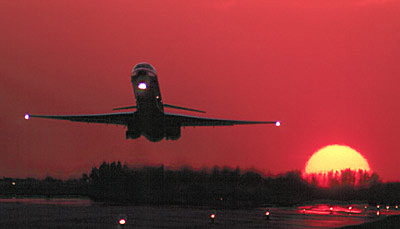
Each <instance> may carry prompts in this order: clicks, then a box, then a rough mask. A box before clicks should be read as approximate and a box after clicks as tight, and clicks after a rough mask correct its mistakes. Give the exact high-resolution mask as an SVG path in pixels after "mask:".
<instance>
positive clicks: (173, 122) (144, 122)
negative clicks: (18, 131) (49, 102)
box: [24, 62, 281, 142]
mask: <svg viewBox="0 0 400 229" xmlns="http://www.w3.org/2000/svg"><path fill="white" fill-rule="evenodd" d="M131 82H132V86H133V92H134V95H135V100H136V105H135V106H127V107H119V108H114V109H113V110H125V109H136V111H131V112H120V113H104V114H88V115H36V114H28V113H27V114H25V116H24V117H25V119H27V120H28V119H30V118H47V119H60V120H69V121H73V122H87V123H104V124H116V125H123V126H126V127H127V131H126V139H137V138H139V137H141V136H142V135H143V136H144V137H146V138H147V139H148V140H149V141H152V142H157V141H161V140H162V139H164V138H165V139H166V140H178V139H179V138H180V137H181V127H185V126H232V125H244V124H275V125H276V126H280V124H281V123H280V122H279V121H240V120H225V119H214V118H203V117H197V116H189V115H183V114H172V113H166V112H164V107H168V108H173V109H180V110H186V111H192V112H200V113H205V112H204V111H201V110H197V109H191V108H185V107H180V106H175V105H170V104H165V103H163V102H162V99H161V93H160V87H159V84H158V79H157V72H156V70H155V68H154V67H153V66H152V65H151V64H148V63H145V62H142V63H138V64H136V65H135V66H134V67H133V70H132V74H131Z"/></svg>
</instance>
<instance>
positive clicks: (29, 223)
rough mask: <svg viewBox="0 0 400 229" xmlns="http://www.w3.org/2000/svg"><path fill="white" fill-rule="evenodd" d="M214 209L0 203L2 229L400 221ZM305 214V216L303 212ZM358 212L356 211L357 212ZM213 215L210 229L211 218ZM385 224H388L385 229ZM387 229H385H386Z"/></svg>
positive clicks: (316, 211)
mask: <svg viewBox="0 0 400 229" xmlns="http://www.w3.org/2000/svg"><path fill="white" fill-rule="evenodd" d="M324 206H326V205H315V206H302V207H292V208H284V207H270V208H268V209H269V211H270V216H269V219H267V218H266V216H265V212H266V209H265V208H249V209H217V210H212V209H209V208H206V207H181V206H179V207H178V206H162V207H158V206H110V205H104V204H98V203H93V202H91V201H90V200H79V199H49V200H47V199H2V200H0V227H1V228H48V227H51V228H120V225H119V224H118V220H119V219H120V218H121V217H124V218H125V219H126V225H125V226H123V227H125V228H188V227H190V228H326V227H330V228H333V227H343V226H348V225H357V224H362V223H368V222H373V221H376V220H378V219H386V218H387V220H384V221H380V222H376V223H377V224H374V223H373V224H371V225H388V226H389V227H390V226H392V225H397V223H398V222H399V218H398V217H396V218H391V217H387V216H388V215H393V214H398V213H399V212H398V211H394V210H393V211H391V212H387V213H385V212H382V213H383V214H381V216H379V217H378V216H376V214H374V211H375V210H374V208H373V207H372V206H370V207H369V208H368V209H367V210H364V209H362V208H363V207H362V206H357V205H354V209H353V210H352V213H349V212H346V210H345V208H343V206H335V207H334V208H335V210H334V211H333V213H329V212H327V211H326V210H324V209H326V207H324ZM304 209H307V210H304ZM357 209H359V211H358V212H357ZM211 213H215V214H216V218H215V221H214V223H213V224H212V223H211V219H210V214H211ZM385 221H387V222H386V224H384V223H385ZM385 228H386V227H385Z"/></svg>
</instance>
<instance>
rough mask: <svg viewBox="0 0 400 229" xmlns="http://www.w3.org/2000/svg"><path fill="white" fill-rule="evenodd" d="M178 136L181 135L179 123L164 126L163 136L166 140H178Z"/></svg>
mask: <svg viewBox="0 0 400 229" xmlns="http://www.w3.org/2000/svg"><path fill="white" fill-rule="evenodd" d="M180 137H181V127H180V126H179V125H176V126H168V127H166V129H165V138H166V139H167V140H178V139H179V138H180Z"/></svg>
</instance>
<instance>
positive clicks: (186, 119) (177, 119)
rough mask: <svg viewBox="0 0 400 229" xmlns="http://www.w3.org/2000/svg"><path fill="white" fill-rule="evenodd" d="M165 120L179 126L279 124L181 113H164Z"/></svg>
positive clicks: (276, 123) (278, 123)
mask: <svg viewBox="0 0 400 229" xmlns="http://www.w3.org/2000/svg"><path fill="white" fill-rule="evenodd" d="M165 118H166V121H167V122H172V123H178V124H180V126H232V125H249V124H275V125H277V126H279V125H280V122H279V121H241V120H227V119H215V118H203V117H196V116H189V115H181V114H170V113H165Z"/></svg>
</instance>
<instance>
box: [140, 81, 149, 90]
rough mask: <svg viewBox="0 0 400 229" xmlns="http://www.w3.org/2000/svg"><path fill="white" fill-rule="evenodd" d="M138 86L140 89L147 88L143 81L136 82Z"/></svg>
mask: <svg viewBox="0 0 400 229" xmlns="http://www.w3.org/2000/svg"><path fill="white" fill-rule="evenodd" d="M138 88H139V89H141V90H146V89H147V84H146V83H145V82H140V83H139V84H138Z"/></svg>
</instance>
